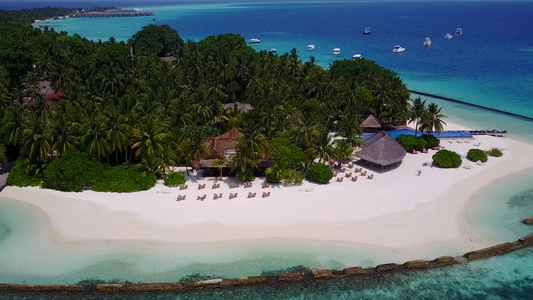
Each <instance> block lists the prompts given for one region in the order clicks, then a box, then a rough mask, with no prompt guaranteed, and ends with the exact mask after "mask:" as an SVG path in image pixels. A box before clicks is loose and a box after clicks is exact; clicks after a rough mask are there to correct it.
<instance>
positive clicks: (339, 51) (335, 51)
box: [333, 48, 341, 55]
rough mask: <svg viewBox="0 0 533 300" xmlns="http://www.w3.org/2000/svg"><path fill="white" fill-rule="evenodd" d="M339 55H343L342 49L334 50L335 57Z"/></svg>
mask: <svg viewBox="0 0 533 300" xmlns="http://www.w3.org/2000/svg"><path fill="white" fill-rule="evenodd" d="M339 54H341V48H334V49H333V55H339Z"/></svg>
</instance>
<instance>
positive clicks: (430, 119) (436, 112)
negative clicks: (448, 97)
mask: <svg viewBox="0 0 533 300" xmlns="http://www.w3.org/2000/svg"><path fill="white" fill-rule="evenodd" d="M441 110H442V107H439V106H438V105H437V104H435V103H430V104H429V105H428V108H427V111H426V113H425V114H424V115H423V116H422V124H421V125H420V130H421V131H423V132H427V133H431V132H433V131H436V132H441V131H442V130H443V129H444V126H443V125H446V122H444V121H443V120H442V119H444V118H447V116H446V115H444V114H443V113H442V112H441Z"/></svg>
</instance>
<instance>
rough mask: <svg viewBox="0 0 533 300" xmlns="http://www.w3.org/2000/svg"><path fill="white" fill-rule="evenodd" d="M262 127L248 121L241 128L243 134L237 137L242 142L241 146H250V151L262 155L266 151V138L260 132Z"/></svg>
mask: <svg viewBox="0 0 533 300" xmlns="http://www.w3.org/2000/svg"><path fill="white" fill-rule="evenodd" d="M262 130H263V128H261V127H260V126H259V125H258V124H257V123H251V122H248V123H246V124H245V127H244V128H243V129H242V133H243V136H242V137H241V138H238V140H239V143H243V144H244V146H243V147H247V148H250V151H251V152H253V153H256V155H257V156H258V157H259V156H262V155H263V154H264V153H265V151H266V140H265V136H264V135H263V134H262Z"/></svg>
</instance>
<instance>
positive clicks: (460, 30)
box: [455, 28, 463, 36]
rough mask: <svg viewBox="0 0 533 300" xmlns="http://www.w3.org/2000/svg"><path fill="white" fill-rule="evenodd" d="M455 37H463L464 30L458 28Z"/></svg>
mask: <svg viewBox="0 0 533 300" xmlns="http://www.w3.org/2000/svg"><path fill="white" fill-rule="evenodd" d="M455 35H456V36H461V35H463V30H462V29H461V28H457V29H455Z"/></svg>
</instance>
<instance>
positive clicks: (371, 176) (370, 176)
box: [366, 174, 374, 179]
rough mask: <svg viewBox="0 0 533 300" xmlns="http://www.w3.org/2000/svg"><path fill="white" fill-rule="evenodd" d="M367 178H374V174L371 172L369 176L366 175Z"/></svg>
mask: <svg viewBox="0 0 533 300" xmlns="http://www.w3.org/2000/svg"><path fill="white" fill-rule="evenodd" d="M366 178H367V179H374V174H370V175H368V177H366Z"/></svg>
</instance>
